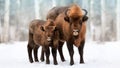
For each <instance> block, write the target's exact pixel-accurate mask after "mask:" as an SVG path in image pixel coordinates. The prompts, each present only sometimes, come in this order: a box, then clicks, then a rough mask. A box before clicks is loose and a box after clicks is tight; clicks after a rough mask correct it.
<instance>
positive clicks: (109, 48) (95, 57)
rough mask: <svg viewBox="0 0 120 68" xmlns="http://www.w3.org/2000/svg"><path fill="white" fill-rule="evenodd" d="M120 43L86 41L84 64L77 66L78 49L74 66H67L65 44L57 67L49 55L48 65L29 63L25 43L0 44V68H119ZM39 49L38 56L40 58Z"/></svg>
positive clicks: (75, 50) (75, 52)
mask: <svg viewBox="0 0 120 68" xmlns="http://www.w3.org/2000/svg"><path fill="white" fill-rule="evenodd" d="M119 42H120V41H118V42H106V43H99V44H98V43H96V42H89V41H87V42H86V44H85V48H84V60H85V64H79V54H78V49H77V48H76V47H74V63H75V64H74V65H73V66H70V65H69V61H70V59H69V53H68V50H67V47H66V44H65V45H64V47H63V53H64V56H65V59H66V61H65V62H62V61H61V60H60V56H59V54H57V59H58V65H53V58H52V55H50V64H45V62H41V61H40V62H38V63H32V64H31V63H29V61H28V54H27V42H14V43H8V44H0V54H1V55H0V68H41V67H42V68H120V53H119V52H120V43H119ZM40 50H41V48H40V49H39V53H38V56H39V57H40V53H41V51H40Z"/></svg>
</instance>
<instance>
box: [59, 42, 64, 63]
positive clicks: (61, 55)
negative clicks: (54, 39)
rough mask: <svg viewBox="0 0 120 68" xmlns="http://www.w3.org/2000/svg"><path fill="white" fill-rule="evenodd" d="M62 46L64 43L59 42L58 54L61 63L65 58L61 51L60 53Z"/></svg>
mask: <svg viewBox="0 0 120 68" xmlns="http://www.w3.org/2000/svg"><path fill="white" fill-rule="evenodd" d="M63 44H64V42H61V41H59V46H58V52H59V54H60V58H61V60H62V62H64V61H65V58H64V56H63V51H62V47H63Z"/></svg>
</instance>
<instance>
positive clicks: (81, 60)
mask: <svg viewBox="0 0 120 68" xmlns="http://www.w3.org/2000/svg"><path fill="white" fill-rule="evenodd" d="M84 44H85V40H83V41H82V42H81V44H80V46H79V47H78V51H79V54H80V63H84V59H83V49H84Z"/></svg>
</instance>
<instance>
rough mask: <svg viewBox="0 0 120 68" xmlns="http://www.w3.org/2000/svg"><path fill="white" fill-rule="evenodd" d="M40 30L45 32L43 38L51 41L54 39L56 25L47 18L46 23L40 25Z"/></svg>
mask: <svg viewBox="0 0 120 68" xmlns="http://www.w3.org/2000/svg"><path fill="white" fill-rule="evenodd" d="M41 30H42V31H43V32H45V39H46V40H47V42H51V41H52V40H53V39H54V37H53V36H54V35H55V33H56V31H57V27H56V26H55V24H54V22H53V21H52V20H48V21H47V22H46V25H44V26H41Z"/></svg>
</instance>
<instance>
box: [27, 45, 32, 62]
mask: <svg viewBox="0 0 120 68" xmlns="http://www.w3.org/2000/svg"><path fill="white" fill-rule="evenodd" d="M32 49H33V48H32V47H30V44H28V46H27V50H28V57H29V61H30V63H33V58H32Z"/></svg>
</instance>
